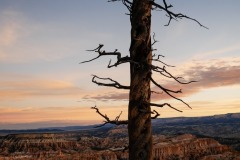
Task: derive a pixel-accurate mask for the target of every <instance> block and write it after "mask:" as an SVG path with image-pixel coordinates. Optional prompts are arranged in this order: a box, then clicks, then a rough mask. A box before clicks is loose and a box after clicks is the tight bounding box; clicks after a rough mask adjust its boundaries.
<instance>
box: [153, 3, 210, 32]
mask: <svg viewBox="0 0 240 160" xmlns="http://www.w3.org/2000/svg"><path fill="white" fill-rule="evenodd" d="M150 3H151V4H152V6H153V7H154V8H153V10H155V9H157V8H158V9H161V10H164V11H165V12H166V13H167V16H168V17H169V21H168V23H167V24H166V25H165V26H169V24H170V23H171V20H172V19H175V20H177V19H182V18H186V19H190V20H193V21H195V22H196V23H198V24H199V25H200V26H201V27H204V28H206V29H208V28H207V27H206V26H204V25H202V24H201V23H200V22H199V21H198V20H196V19H194V18H191V17H188V16H186V15H183V14H182V13H177V14H176V13H173V12H172V11H170V10H169V8H171V7H173V6H172V5H171V4H170V5H168V4H167V3H166V0H163V3H164V6H162V5H160V4H158V3H155V1H154V0H150Z"/></svg>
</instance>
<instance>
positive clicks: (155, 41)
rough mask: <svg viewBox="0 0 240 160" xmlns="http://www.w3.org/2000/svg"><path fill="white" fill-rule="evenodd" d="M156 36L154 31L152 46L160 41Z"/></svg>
mask: <svg viewBox="0 0 240 160" xmlns="http://www.w3.org/2000/svg"><path fill="white" fill-rule="evenodd" d="M155 36H156V34H155V32H153V43H152V46H153V45H154V44H155V43H157V42H158V41H157V40H156V39H155ZM155 50H157V49H152V51H155Z"/></svg>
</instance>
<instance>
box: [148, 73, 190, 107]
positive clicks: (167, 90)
mask: <svg viewBox="0 0 240 160" xmlns="http://www.w3.org/2000/svg"><path fill="white" fill-rule="evenodd" d="M150 80H151V81H152V82H153V84H155V85H156V86H157V87H159V88H160V89H162V90H163V91H164V92H165V93H166V94H167V95H169V96H170V97H172V98H174V99H176V100H178V101H181V102H182V103H184V104H185V105H186V106H188V107H189V108H191V107H190V106H189V104H187V103H186V102H184V101H183V100H182V99H179V98H177V97H175V96H173V95H172V94H170V93H169V92H172V93H182V91H181V90H177V91H173V90H170V89H167V88H164V87H162V86H161V85H160V84H158V83H157V82H156V81H154V79H153V78H152V77H150ZM191 109H192V108H191Z"/></svg>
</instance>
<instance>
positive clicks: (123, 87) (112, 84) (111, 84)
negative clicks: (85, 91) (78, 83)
mask: <svg viewBox="0 0 240 160" xmlns="http://www.w3.org/2000/svg"><path fill="white" fill-rule="evenodd" d="M96 78H97V79H101V80H108V81H110V82H112V83H102V82H98V81H97V80H96ZM92 82H93V83H95V84H97V85H99V86H107V87H115V88H117V89H130V86H124V85H121V84H120V83H118V82H117V81H115V80H113V79H111V78H100V77H98V76H96V75H93V78H92Z"/></svg>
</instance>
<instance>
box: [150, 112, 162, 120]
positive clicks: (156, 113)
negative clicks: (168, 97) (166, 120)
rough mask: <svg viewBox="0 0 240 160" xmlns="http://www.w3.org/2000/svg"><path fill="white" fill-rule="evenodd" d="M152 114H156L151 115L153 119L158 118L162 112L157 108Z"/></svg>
mask: <svg viewBox="0 0 240 160" xmlns="http://www.w3.org/2000/svg"><path fill="white" fill-rule="evenodd" d="M152 114H155V116H153V117H151V119H156V118H157V117H159V116H160V114H159V113H158V112H157V111H156V110H153V111H152Z"/></svg>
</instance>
